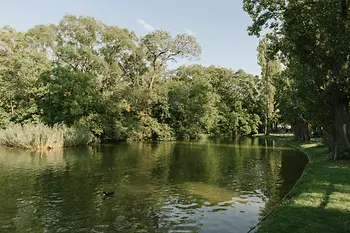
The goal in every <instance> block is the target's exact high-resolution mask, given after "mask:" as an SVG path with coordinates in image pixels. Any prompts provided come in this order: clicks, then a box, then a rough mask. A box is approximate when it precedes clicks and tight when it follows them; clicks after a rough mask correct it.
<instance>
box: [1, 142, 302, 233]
mask: <svg viewBox="0 0 350 233" xmlns="http://www.w3.org/2000/svg"><path fill="white" fill-rule="evenodd" d="M305 164H306V157H305V156H304V155H302V154H300V153H299V152H297V151H295V150H293V149H290V148H286V147H282V146H280V145H277V144H276V143H275V142H272V141H264V140H259V139H249V138H248V139H244V140H235V141H233V142H228V141H218V140H217V141H209V142H208V141H207V142H178V143H175V142H172V143H158V144H157V143H156V144H152V143H122V144H118V145H102V146H99V147H97V148H91V147H84V148H77V149H65V150H53V151H50V152H48V153H39V152H28V151H22V150H15V149H5V148H0V185H1V187H2V189H3V190H4V191H5V192H1V193H0V209H1V210H2V211H0V232H106V233H107V232H201V233H209V232H223V233H225V232H246V231H247V230H249V228H250V227H251V226H253V225H254V224H255V223H256V222H257V221H258V220H259V218H260V217H261V215H263V214H264V212H266V211H267V210H268V209H269V208H271V207H272V206H273V205H275V204H276V202H278V201H279V200H280V199H281V197H282V196H283V195H284V194H285V193H286V192H287V191H288V190H289V189H290V188H291V187H292V186H293V184H294V182H295V181H296V180H297V179H298V177H299V176H300V174H301V172H302V169H303V167H304V166H305ZM103 190H107V191H110V190H115V191H116V195H115V197H113V198H107V199H103V197H102V195H101V194H102V191H103Z"/></svg>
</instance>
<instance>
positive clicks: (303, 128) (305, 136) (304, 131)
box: [293, 120, 310, 141]
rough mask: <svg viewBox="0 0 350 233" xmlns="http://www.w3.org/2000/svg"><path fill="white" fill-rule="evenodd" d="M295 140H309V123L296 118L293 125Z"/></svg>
mask: <svg viewBox="0 0 350 233" xmlns="http://www.w3.org/2000/svg"><path fill="white" fill-rule="evenodd" d="M293 132H294V137H295V140H301V141H308V140H310V135H309V125H308V123H307V122H304V121H302V120H298V121H296V122H295V124H294V125H293Z"/></svg>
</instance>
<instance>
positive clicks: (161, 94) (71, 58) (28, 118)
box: [0, 15, 265, 140]
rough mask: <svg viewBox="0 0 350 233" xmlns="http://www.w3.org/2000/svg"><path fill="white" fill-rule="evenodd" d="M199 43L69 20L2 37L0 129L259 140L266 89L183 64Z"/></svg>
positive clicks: (240, 74) (235, 75) (2, 32)
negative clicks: (61, 127) (57, 127)
mask: <svg viewBox="0 0 350 233" xmlns="http://www.w3.org/2000/svg"><path fill="white" fill-rule="evenodd" d="M200 54H201V48H200V46H199V44H198V43H197V42H196V39H195V38H194V37H192V36H189V35H186V34H180V35H176V36H175V37H172V36H171V35H170V34H169V33H168V32H166V31H162V30H158V31H154V32H151V33H149V34H147V35H145V36H143V37H138V36H136V35H135V34H134V33H133V32H131V31H129V30H127V29H122V28H119V27H117V26H110V25H106V24H104V23H103V22H100V21H98V20H95V19H94V18H91V17H77V16H74V15H66V16H65V17H64V18H63V19H62V20H61V21H60V22H59V24H58V25H39V26H35V27H33V28H31V29H29V30H28V31H27V32H17V31H15V30H14V29H13V28H10V27H4V28H2V29H0V89H1V90H0V95H1V96H0V127H1V128H6V127H7V126H8V125H9V124H11V123H20V124H26V123H36V122H43V123H45V124H48V125H54V124H61V123H64V124H65V125H68V126H72V125H83V126H87V127H88V128H89V129H90V130H91V131H92V132H93V133H94V135H95V136H98V137H99V138H101V139H109V140H127V139H130V140H170V139H174V138H179V139H189V138H199V137H201V135H221V136H239V135H248V134H252V133H257V132H258V129H259V127H260V126H261V121H262V120H263V119H264V111H265V110H264V105H263V104H262V103H263V98H262V97H261V96H262V95H261V93H262V91H261V90H262V89H263V88H262V85H263V84H262V82H260V81H259V79H258V77H256V76H253V75H250V74H247V73H245V72H244V71H242V70H239V71H232V70H230V69H226V68H218V67H214V66H210V67H204V66H200V65H192V66H182V67H179V68H178V69H176V70H171V71H169V70H168V69H167V64H168V62H170V61H175V60H176V59H177V58H195V57H198V56H199V55H200Z"/></svg>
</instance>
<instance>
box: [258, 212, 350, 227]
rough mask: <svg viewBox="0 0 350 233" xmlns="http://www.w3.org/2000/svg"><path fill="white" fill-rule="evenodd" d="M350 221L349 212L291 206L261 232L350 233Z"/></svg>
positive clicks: (267, 222) (269, 222)
mask: <svg viewBox="0 0 350 233" xmlns="http://www.w3.org/2000/svg"><path fill="white" fill-rule="evenodd" d="M349 219H350V212H347V211H340V210H337V209H332V208H326V209H324V208H319V207H305V206H299V205H289V206H284V207H283V208H281V209H280V210H279V211H278V214H276V215H274V217H273V218H271V219H269V220H267V221H266V222H265V223H264V224H263V228H262V229H261V231H259V232H279V233H284V232H293V233H311V232H315V233H323V232H324V233H326V232H327V233H332V232H334V233H335V232H336V233H346V232H350V221H349Z"/></svg>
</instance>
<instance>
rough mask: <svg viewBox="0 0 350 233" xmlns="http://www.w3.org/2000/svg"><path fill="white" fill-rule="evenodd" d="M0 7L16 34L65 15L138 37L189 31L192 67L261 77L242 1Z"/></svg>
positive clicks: (16, 1)
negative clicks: (196, 53) (194, 47)
mask: <svg viewBox="0 0 350 233" xmlns="http://www.w3.org/2000/svg"><path fill="white" fill-rule="evenodd" d="M0 6H1V7H0V26H4V25H10V26H12V27H14V28H16V29H17V30H21V31H24V30H27V29H28V28H30V27H32V26H34V25H37V24H48V23H58V22H59V20H60V19H61V18H62V17H63V16H64V15H65V14H67V13H69V14H76V15H84V16H93V17H95V18H97V19H99V20H102V21H103V22H105V23H107V24H112V25H117V26H119V27H125V28H128V29H131V30H133V31H135V32H136V34H138V35H144V34H146V33H147V32H149V30H152V29H165V30H167V31H169V32H170V33H171V34H172V35H176V34H178V33H185V32H187V33H194V34H195V36H196V38H197V40H198V42H199V43H200V45H201V46H202V50H203V53H202V55H201V59H200V60H199V61H196V63H201V64H204V65H217V66H222V67H227V68H233V69H234V70H237V69H244V70H245V71H246V72H249V73H252V74H257V75H258V74H260V68H259V66H258V65H257V59H256V55H257V54H256V47H257V44H258V39H257V38H255V37H250V36H248V33H247V27H248V26H249V25H250V23H251V20H250V18H249V16H248V15H247V14H246V13H245V12H244V11H243V10H242V0H216V1H213V0H173V1H170V0H114V1H113V0H60V1H53V0H12V1H9V0H0ZM187 63H189V62H187V61H179V63H178V64H177V65H179V64H187ZM171 66H176V65H171Z"/></svg>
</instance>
